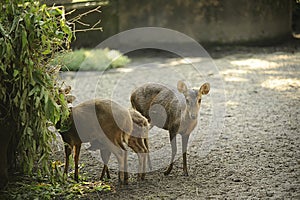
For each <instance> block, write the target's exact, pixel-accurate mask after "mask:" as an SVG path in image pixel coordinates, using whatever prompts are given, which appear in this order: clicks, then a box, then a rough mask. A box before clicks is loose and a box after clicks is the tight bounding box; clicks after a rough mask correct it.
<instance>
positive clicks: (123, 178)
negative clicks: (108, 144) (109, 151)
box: [115, 150, 128, 185]
mask: <svg viewBox="0 0 300 200" xmlns="http://www.w3.org/2000/svg"><path fill="white" fill-rule="evenodd" d="M123 151H124V150H120V151H119V152H118V153H117V154H115V155H116V157H117V159H118V163H119V175H118V178H119V184H120V185H125V184H126V179H128V175H126V173H125V165H126V163H127V162H126V163H125V159H126V160H127V157H126V155H127V154H125V153H124V152H123ZM125 157H126V158H125Z"/></svg>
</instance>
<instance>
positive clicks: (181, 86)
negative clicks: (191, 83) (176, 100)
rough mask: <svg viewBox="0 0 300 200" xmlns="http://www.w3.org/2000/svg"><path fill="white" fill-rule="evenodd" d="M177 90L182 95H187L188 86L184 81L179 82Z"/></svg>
mask: <svg viewBox="0 0 300 200" xmlns="http://www.w3.org/2000/svg"><path fill="white" fill-rule="evenodd" d="M177 90H178V91H179V92H181V93H186V91H187V86H186V84H185V83H184V82H183V81H178V82H177Z"/></svg>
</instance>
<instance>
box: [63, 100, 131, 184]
mask: <svg viewBox="0 0 300 200" xmlns="http://www.w3.org/2000/svg"><path fill="white" fill-rule="evenodd" d="M70 120H71V128H70V129H69V130H68V131H66V132H64V133H61V135H62V138H63V141H64V142H65V143H66V145H65V154H66V163H65V173H67V171H68V166H69V156H70V154H71V151H72V149H73V148H74V149H75V155H74V161H75V175H74V178H75V180H76V181H78V161H79V154H80V147H81V143H83V142H91V141H95V140H96V141H98V142H99V143H100V145H99V147H100V149H101V157H102V159H103V161H104V163H105V164H107V163H108V159H109V156H110V154H111V153H113V154H114V155H115V156H116V157H117V160H118V163H119V181H120V183H121V184H127V183H128V174H127V151H126V148H125V146H124V144H127V143H128V138H129V136H130V134H131V132H132V119H131V116H130V113H129V111H128V110H127V109H126V108H124V107H122V106H121V105H119V104H117V103H115V102H113V101H111V100H105V99H95V100H90V101H86V102H84V103H81V104H79V105H77V106H76V107H73V108H72V114H71V117H70ZM103 170H104V171H106V169H103ZM102 173H103V172H102Z"/></svg>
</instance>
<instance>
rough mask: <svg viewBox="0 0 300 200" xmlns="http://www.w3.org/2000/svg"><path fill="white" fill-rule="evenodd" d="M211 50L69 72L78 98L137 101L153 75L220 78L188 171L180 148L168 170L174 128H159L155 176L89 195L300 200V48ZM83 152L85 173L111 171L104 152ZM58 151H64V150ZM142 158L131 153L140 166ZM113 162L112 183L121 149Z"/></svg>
mask: <svg viewBox="0 0 300 200" xmlns="http://www.w3.org/2000/svg"><path fill="white" fill-rule="evenodd" d="M210 53H211V55H212V56H213V58H214V59H213V60H211V59H208V58H205V57H193V58H188V59H182V58H176V57H174V56H168V55H164V56H162V55H160V54H159V53H154V54H151V55H149V56H148V55H144V56H136V57H133V58H132V63H131V64H130V65H129V66H127V67H125V68H121V69H117V70H110V71H108V72H105V73H97V72H78V73H76V74H74V73H64V74H62V77H63V79H64V80H65V81H66V82H67V83H68V84H71V85H73V88H74V92H73V94H74V95H76V96H77V102H75V104H76V103H78V102H81V101H83V100H85V99H89V98H93V97H104V98H112V99H114V100H115V101H117V102H119V103H120V104H122V105H124V106H127V107H129V106H130V103H129V97H130V93H131V91H132V90H133V89H134V88H135V87H137V86H138V85H141V84H142V83H145V82H162V83H165V84H169V85H173V86H175V85H176V82H177V81H178V80H179V79H180V80H184V81H186V82H187V83H188V84H189V86H191V87H196V88H199V87H200V85H201V84H202V83H203V82H205V81H208V82H210V84H211V91H210V94H209V95H208V96H206V97H203V101H202V104H201V110H200V117H199V123H198V126H197V128H196V129H195V130H194V132H193V133H192V135H193V137H192V138H191V141H190V143H189V148H188V168H189V176H188V177H185V176H182V158H181V155H180V154H181V153H180V152H181V150H180V148H179V149H178V153H177V154H178V155H177V159H176V162H175V167H174V169H173V171H172V172H171V174H170V175H169V176H164V175H163V171H164V170H165V169H166V166H167V164H168V162H169V159H170V156H171V153H170V150H171V148H170V144H169V141H168V133H167V132H166V131H163V130H161V129H157V128H153V129H152V130H151V131H150V133H149V134H150V135H149V137H150V150H151V160H152V163H153V167H154V171H151V172H149V173H147V175H146V180H145V181H143V182H138V181H137V179H136V175H135V174H134V173H132V174H131V177H130V184H129V186H128V187H126V188H119V187H117V186H115V187H114V191H113V192H111V193H106V194H89V196H87V198H89V199H98V198H100V199H123V198H126V199H141V198H142V199H266V198H267V199H300V178H299V177H300V134H299V130H300V125H299V120H300V110H299V108H300V53H299V52H297V47H296V46H293V45H292V47H291V46H288V47H286V46H281V47H276V48H275V47H269V48H258V47H257V48H254V47H241V48H235V49H234V50H232V49H231V48H230V47H225V48H224V47H220V48H215V49H213V50H211V51H210ZM187 61H192V62H193V64H194V66H191V64H190V63H189V62H187ZM195 66H196V67H195ZM215 66H216V67H215ZM178 137H179V136H178ZM179 138H180V137H179ZM87 146H88V145H87ZM180 146H181V145H180V140H178V147H180ZM82 149H83V150H82V153H81V157H80V163H84V165H83V166H82V168H81V171H80V173H81V174H85V175H86V176H87V177H88V178H89V179H91V180H98V179H99V175H100V172H101V169H102V163H101V161H100V158H99V152H90V151H88V150H86V148H82ZM59 154H60V155H61V156H63V151H59ZM136 159H137V158H136V156H135V155H134V154H133V153H130V155H129V168H130V170H131V171H132V172H134V171H135V169H136V165H137V161H136ZM109 167H110V168H111V175H112V179H111V180H110V181H109V182H110V183H111V184H112V185H117V170H116V169H117V164H116V159H115V157H114V156H112V158H111V161H110V163H109Z"/></svg>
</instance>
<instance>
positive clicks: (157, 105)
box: [130, 81, 210, 176]
mask: <svg viewBox="0 0 300 200" xmlns="http://www.w3.org/2000/svg"><path fill="white" fill-rule="evenodd" d="M209 90H210V85H209V83H204V84H203V85H202V86H201V87H200V89H199V90H194V89H188V87H187V86H186V84H185V83H184V82H182V81H178V83H177V89H176V88H171V87H167V86H164V85H161V84H157V83H148V84H145V85H143V86H141V87H138V88H137V89H135V90H134V91H133V93H132V94H131V98H130V100H131V104H132V107H133V108H135V109H136V110H137V111H139V112H140V113H141V114H142V115H144V116H145V117H146V118H147V119H148V121H149V122H150V124H151V128H152V127H153V126H157V127H159V128H163V129H165V130H168V131H169V139H170V142H171V147H172V156H171V162H170V165H169V167H168V168H167V170H166V171H165V172H164V174H165V175H168V174H170V172H171V170H172V168H173V163H174V158H175V155H176V153H177V146H176V135H177V134H180V135H181V136H182V152H183V172H184V175H185V176H188V170H187V159H186V152H187V144H188V140H189V136H190V134H191V132H192V131H193V130H194V128H195V127H196V125H197V118H198V112H199V109H200V104H201V99H202V95H206V94H208V92H209Z"/></svg>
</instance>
